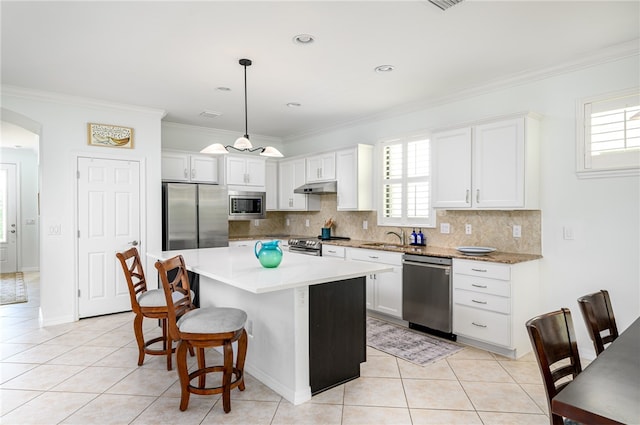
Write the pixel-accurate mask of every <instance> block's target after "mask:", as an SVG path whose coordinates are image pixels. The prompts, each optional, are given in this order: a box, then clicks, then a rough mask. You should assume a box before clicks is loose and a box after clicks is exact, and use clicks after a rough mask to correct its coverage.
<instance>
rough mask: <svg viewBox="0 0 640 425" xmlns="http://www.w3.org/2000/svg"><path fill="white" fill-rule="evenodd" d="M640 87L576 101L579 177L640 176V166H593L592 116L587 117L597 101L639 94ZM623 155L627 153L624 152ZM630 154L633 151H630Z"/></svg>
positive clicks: (577, 168)
mask: <svg viewBox="0 0 640 425" xmlns="http://www.w3.org/2000/svg"><path fill="white" fill-rule="evenodd" d="M638 93H640V87H635V88H631V89H625V90H619V91H616V92H609V93H606V94H601V95H598V96H592V97H588V98H583V99H580V100H578V101H577V102H576V174H577V176H578V178H581V179H582V178H604V177H626V176H640V166H639V165H631V166H618V165H615V164H614V165H611V166H603V167H597V166H596V167H595V168H594V167H593V165H592V164H591V157H590V156H589V153H590V152H591V131H590V128H589V129H587V125H588V124H589V123H590V117H589V118H587V111H588V110H590V109H589V108H590V105H591V104H593V103H597V102H603V101H608V100H615V99H617V98H623V97H627V96H633V95H638ZM621 155H625V154H624V153H622V154H621ZM628 155H629V156H631V155H632V153H628ZM625 156H626V155H625Z"/></svg>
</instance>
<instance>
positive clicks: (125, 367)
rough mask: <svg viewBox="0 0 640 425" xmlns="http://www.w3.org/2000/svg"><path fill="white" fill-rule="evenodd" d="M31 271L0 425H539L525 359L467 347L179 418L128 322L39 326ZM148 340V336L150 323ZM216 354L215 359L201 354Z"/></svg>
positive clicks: (123, 318) (197, 403)
mask: <svg viewBox="0 0 640 425" xmlns="http://www.w3.org/2000/svg"><path fill="white" fill-rule="evenodd" d="M38 277H39V276H38V274H37V273H25V278H26V280H27V282H28V289H29V302H28V303H23V304H14V305H8V306H2V307H0V321H1V324H0V330H1V332H2V333H1V336H0V403H1V407H0V412H1V418H0V423H2V424H7V425H8V424H58V423H64V424H178V423H179V424H180V425H188V424H217V423H225V424H274V425H275V424H344V425H347V424H516V423H517V424H541V425H542V424H548V423H549V419H548V416H547V407H546V400H545V396H544V389H543V387H542V381H541V379H540V376H539V372H538V369H537V365H536V363H535V359H534V358H533V356H532V355H530V354H529V355H527V356H525V357H524V358H522V359H520V360H518V361H512V360H509V359H506V358H504V357H501V356H497V355H494V354H491V353H488V352H486V351H482V350H478V349H474V348H470V347H466V348H464V349H463V350H462V351H460V352H458V353H456V354H454V355H453V356H450V357H448V358H446V359H443V360H440V361H438V362H435V363H433V364H431V365H428V366H426V367H421V366H417V365H414V364H412V363H409V362H406V361H404V360H402V359H399V358H396V357H394V356H391V355H388V354H385V353H382V352H380V351H376V350H373V349H371V348H368V351H367V359H368V360H367V362H366V363H364V364H363V365H362V368H361V375H362V376H361V377H360V378H358V379H356V380H353V381H351V382H348V383H346V384H344V385H341V386H339V387H337V388H334V389H331V390H329V391H326V392H324V393H321V394H319V395H317V396H315V397H313V398H312V400H311V401H309V402H307V403H304V404H302V405H299V406H293V405H292V404H290V403H289V402H288V401H286V400H284V399H283V398H282V397H280V396H279V395H278V394H276V393H275V392H273V391H271V390H270V389H269V388H268V387H266V386H264V385H263V384H261V383H260V382H259V381H257V380H256V379H255V378H253V377H251V376H247V377H246V387H247V389H246V390H245V391H244V392H239V391H237V390H235V391H234V392H233V393H232V404H231V409H232V410H231V413H229V414H224V413H223V411H222V407H221V404H222V403H221V400H220V397H219V396H206V397H205V396H195V395H192V396H191V399H190V402H189V408H188V409H187V411H185V412H180V410H179V409H178V404H179V397H180V389H179V386H178V377H177V374H176V371H175V369H174V370H173V371H167V370H166V369H165V359H164V358H161V357H159V356H147V357H146V360H145V364H144V365H143V366H141V367H138V366H136V363H137V348H136V345H135V341H134V337H133V330H132V325H131V323H132V319H133V315H132V314H131V313H121V314H116V315H110V316H105V317H98V318H91V319H84V320H80V321H79V322H76V323H71V324H65V325H60V326H51V327H44V328H43V327H40V326H39V323H38V306H39V281H38ZM145 327H146V329H147V331H149V332H157V326H156V323H155V322H153V321H149V323H146V325H145ZM208 356H209V357H216V356H218V354H217V352H210V353H208Z"/></svg>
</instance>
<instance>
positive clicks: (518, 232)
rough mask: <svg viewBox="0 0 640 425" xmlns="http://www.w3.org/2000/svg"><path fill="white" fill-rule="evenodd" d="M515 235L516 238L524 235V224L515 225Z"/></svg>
mask: <svg viewBox="0 0 640 425" xmlns="http://www.w3.org/2000/svg"><path fill="white" fill-rule="evenodd" d="M513 237H514V238H520V237H522V226H520V225H519V224H514V225H513Z"/></svg>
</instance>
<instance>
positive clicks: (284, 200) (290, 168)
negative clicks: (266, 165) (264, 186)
mask: <svg viewBox="0 0 640 425" xmlns="http://www.w3.org/2000/svg"><path fill="white" fill-rule="evenodd" d="M278 173H279V176H278V209H280V210H305V209H306V207H307V202H306V201H307V199H306V198H305V197H306V196H307V195H303V194H300V193H293V190H294V189H295V188H296V187H299V186H302V185H303V184H304V179H305V160H304V159H295V160H291V161H281V162H280V163H279V164H278Z"/></svg>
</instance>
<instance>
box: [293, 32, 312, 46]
mask: <svg viewBox="0 0 640 425" xmlns="http://www.w3.org/2000/svg"><path fill="white" fill-rule="evenodd" d="M314 41H315V37H314V36H312V35H310V34H298V35H296V36H295V37H293V42H294V43H296V44H311V43H313V42H314Z"/></svg>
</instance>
